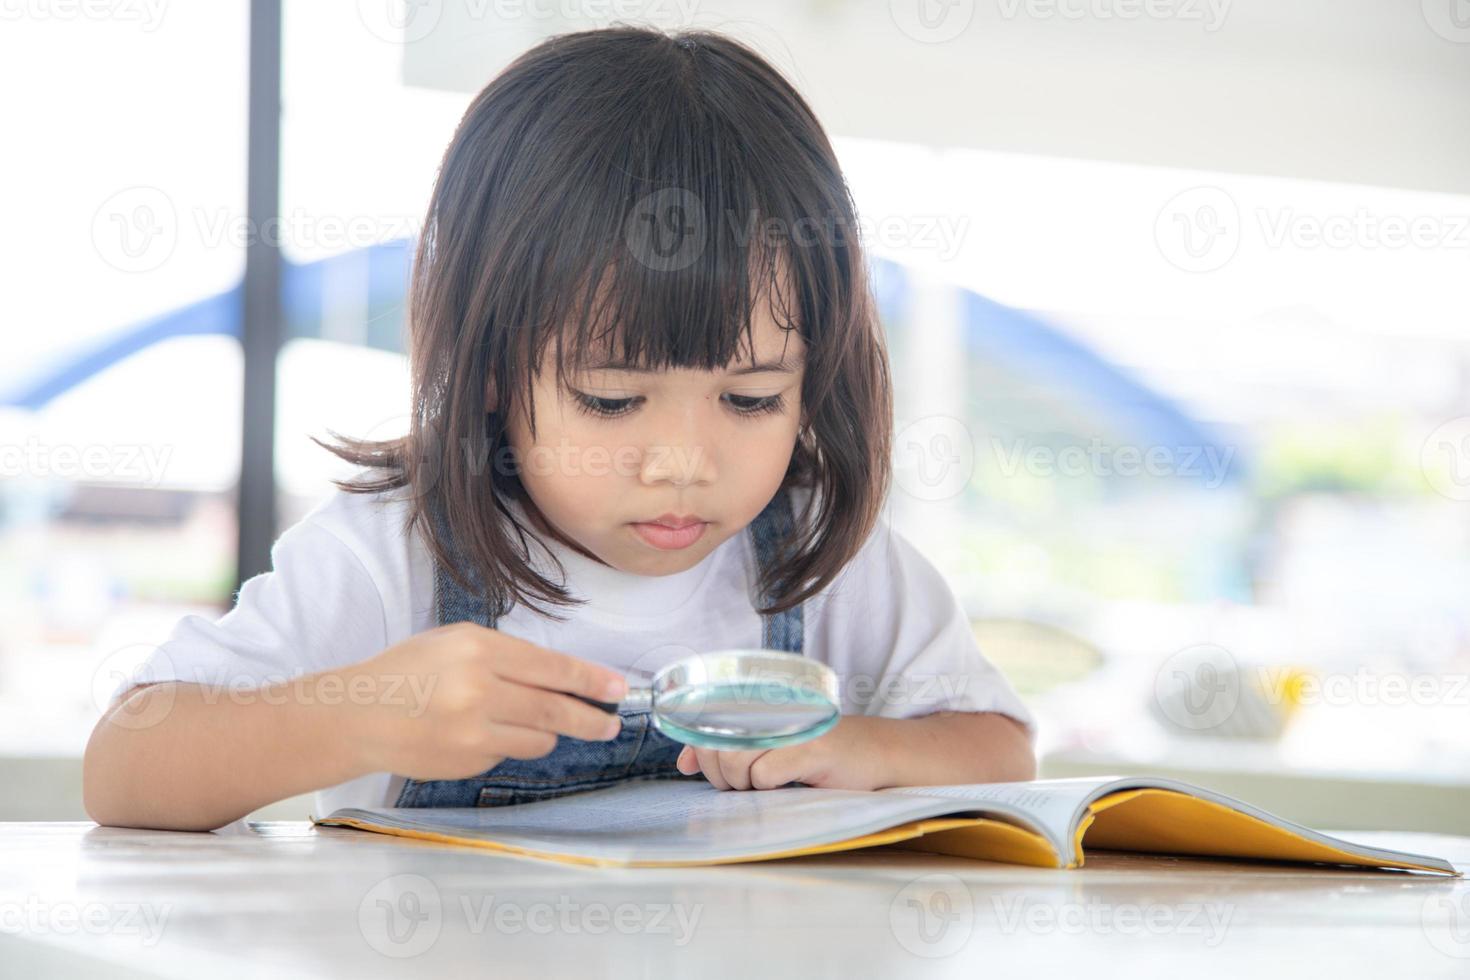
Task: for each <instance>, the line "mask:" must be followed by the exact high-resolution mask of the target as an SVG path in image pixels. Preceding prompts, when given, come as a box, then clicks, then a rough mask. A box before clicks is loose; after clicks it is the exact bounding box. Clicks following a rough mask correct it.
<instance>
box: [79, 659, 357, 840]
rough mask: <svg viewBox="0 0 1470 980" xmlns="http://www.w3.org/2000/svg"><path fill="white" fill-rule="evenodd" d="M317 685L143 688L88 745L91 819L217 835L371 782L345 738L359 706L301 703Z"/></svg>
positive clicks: (107, 718)
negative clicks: (275, 807) (246, 820)
mask: <svg viewBox="0 0 1470 980" xmlns="http://www.w3.org/2000/svg"><path fill="white" fill-rule="evenodd" d="M309 685H310V678H308V679H307V685H305V686H303V685H302V684H300V683H294V684H293V683H290V682H288V683H286V684H281V685H267V686H265V687H261V688H258V689H256V690H254V691H250V692H240V691H233V692H221V691H211V690H209V689H206V688H205V687H202V686H201V685H198V684H188V683H182V682H166V683H159V684H154V685H150V686H148V687H145V688H142V689H141V690H138V691H135V692H134V693H133V694H132V695H131V696H130V697H128V698H126V699H125V700H124V701H123V702H121V703H120V704H118V705H116V706H114V707H113V708H112V709H111V710H110V711H109V712H108V713H107V714H106V715H104V716H103V718H102V720H101V721H99V722H98V723H97V727H96V728H95V729H94V730H93V732H92V737H91V739H90V740H89V741H88V743H87V749H86V753H85V755H84V757H83V761H82V798H83V804H84V806H85V807H86V810H87V814H88V815H89V816H90V817H91V818H92V819H93V820H96V821H97V822H98V823H100V824H106V825H111V826H121V827H143V828H149V829H156V830H214V829H216V828H219V827H222V826H224V825H225V824H228V823H230V822H232V821H234V820H238V819H240V818H241V817H244V816H246V815H247V814H249V813H250V812H251V811H253V810H256V809H258V808H259V807H262V806H265V805H266V804H269V803H274V802H276V801H278V800H283V799H286V798H288V797H291V796H295V795H296V794H298V793H306V792H310V791H312V790H315V789H320V788H321V787H324V786H332V785H335V784H337V783H340V782H344V781H346V780H348V779H352V778H354V777H356V776H359V775H362V774H363V769H362V760H359V759H358V758H356V755H355V753H354V752H353V751H352V745H353V743H354V741H355V740H354V739H352V738H350V737H347V735H348V733H347V732H345V731H344V728H345V727H346V726H347V724H348V721H349V720H350V719H348V718H347V717H345V716H346V715H349V714H351V706H350V705H349V704H345V703H342V701H341V700H340V699H337V700H336V701H333V700H332V699H328V698H315V697H302V696H299V694H300V692H301V691H302V690H310V686H309ZM242 695H247V696H242Z"/></svg>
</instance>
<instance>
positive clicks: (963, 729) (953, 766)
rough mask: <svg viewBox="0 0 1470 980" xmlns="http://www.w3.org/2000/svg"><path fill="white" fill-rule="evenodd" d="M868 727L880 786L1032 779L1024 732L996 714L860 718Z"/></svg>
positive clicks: (1031, 755) (1032, 762) (1033, 769)
mask: <svg viewBox="0 0 1470 980" xmlns="http://www.w3.org/2000/svg"><path fill="white" fill-rule="evenodd" d="M863 720H864V721H865V722H867V723H868V724H870V725H872V726H873V731H872V735H873V736H874V739H875V745H876V746H877V752H878V755H879V758H880V760H881V761H880V770H879V771H880V777H879V778H880V779H881V780H882V785H883V786H942V785H947V784H956V783H1002V782H1013V781H1017V780H1028V779H1035V778H1036V754H1035V752H1034V751H1033V750H1032V748H1031V743H1030V742H1029V741H1028V740H1027V738H1026V732H1025V730H1024V729H1023V728H1022V727H1021V726H1020V725H1019V724H1018V723H1017V722H1016V721H1015V720H1014V719H1012V718H1010V717H1009V716H1007V715H1003V714H999V713H997V712H991V711H985V712H960V711H942V712H936V713H935V714H932V715H925V716H923V717H920V718H902V719H896V718H864V719H863Z"/></svg>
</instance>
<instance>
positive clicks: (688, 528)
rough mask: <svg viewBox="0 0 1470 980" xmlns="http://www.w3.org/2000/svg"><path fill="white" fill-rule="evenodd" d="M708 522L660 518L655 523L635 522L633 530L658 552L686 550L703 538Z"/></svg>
mask: <svg viewBox="0 0 1470 980" xmlns="http://www.w3.org/2000/svg"><path fill="white" fill-rule="evenodd" d="M707 527H709V522H708V521H704V520H700V519H699V518H669V517H661V518H659V519H658V520H656V521H635V522H634V523H633V530H634V531H636V532H638V536H639V537H640V538H642V539H643V541H644V542H645V543H647V544H650V545H652V546H653V547H655V548H657V549H659V550H660V551H678V550H680V549H682V548H687V547H689V546H690V545H692V544H693V543H694V542H696V541H698V540H699V539H700V538H701V537H703V536H704V529H705V528H707Z"/></svg>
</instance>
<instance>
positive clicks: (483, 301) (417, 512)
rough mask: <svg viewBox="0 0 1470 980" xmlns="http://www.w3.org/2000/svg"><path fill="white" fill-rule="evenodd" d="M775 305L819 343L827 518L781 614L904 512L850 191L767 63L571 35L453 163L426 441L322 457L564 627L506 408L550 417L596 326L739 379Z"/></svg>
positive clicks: (820, 490) (428, 353) (816, 362)
mask: <svg viewBox="0 0 1470 980" xmlns="http://www.w3.org/2000/svg"><path fill="white" fill-rule="evenodd" d="M768 287H776V288H768ZM764 296H769V297H770V298H771V299H772V303H771V307H772V309H773V310H779V312H778V313H777V314H776V315H777V319H778V322H780V324H781V326H782V328H783V329H796V330H798V331H799V332H800V336H801V337H802V339H803V340H804V341H805V342H806V344H807V358H806V373H805V377H804V381H803V386H802V394H801V402H802V426H801V430H800V432H799V434H798V438H797V445H796V449H795V451H794V452H793V453H792V458H791V463H790V466H789V468H788V470H787V473H786V476H785V478H784V480H783V482H782V487H783V489H784V488H786V487H790V486H798V485H801V486H809V487H812V488H813V490H814V494H813V503H814V504H815V505H817V506H816V508H815V512H814V513H810V514H807V515H805V516H806V517H807V520H805V521H801V520H800V519H801V518H802V517H803V515H801V514H798V515H797V517H798V519H799V523H798V525H797V530H796V532H795V534H794V535H793V538H794V540H792V541H788V542H786V543H785V548H786V549H787V550H786V551H785V554H786V556H787V557H786V560H784V561H782V562H779V563H777V566H776V567H778V568H779V570H780V571H779V574H778V573H777V572H776V571H775V568H773V570H772V572H771V573H770V574H769V575H768V576H767V577H766V578H764V579H763V580H762V581H761V582H760V583H759V588H760V590H761V593H760V594H762V595H765V594H768V590H769V594H770V595H772V596H773V597H774V601H773V602H772V604H771V605H769V606H767V607H763V608H761V609H760V611H761V612H762V613H772V612H777V611H781V610H784V609H787V608H790V607H791V606H794V605H796V604H797V603H799V602H802V601H803V600H805V599H808V598H810V597H811V596H813V595H814V594H816V593H817V592H819V591H820V590H821V589H822V588H824V587H825V586H826V585H827V584H828V583H829V582H831V581H832V580H833V579H834V578H835V577H836V575H837V574H838V572H840V571H841V569H842V568H843V566H845V565H846V564H847V563H848V561H850V560H851V559H852V557H853V556H854V555H855V554H856V553H857V551H858V549H859V548H860V547H861V545H862V544H863V542H864V541H865V540H866V539H867V537H868V536H869V534H870V533H871V531H872V529H873V527H874V526H875V523H876V521H877V520H878V516H879V514H880V512H881V510H882V506H883V501H884V498H885V497H886V494H887V492H888V484H889V479H890V476H889V472H890V471H889V451H890V441H891V438H892V411H893V409H892V393H891V386H890V371H889V364H888V355H887V352H886V350H885V348H884V344H883V336H882V329H881V326H880V324H879V323H878V319H877V313H876V304H875V302H874V301H873V297H872V293H871V288H870V285H869V282H868V275H867V269H866V266H865V262H864V258H863V252H862V248H861V242H860V241H859V238H858V222H857V219H856V216H855V208H854V206H853V203H852V200H851V195H850V192H849V190H848V188H847V185H846V182H845V181H844V180H843V177H842V173H841V171H840V169H839V167H838V165H837V160H836V156H835V154H834V153H833V151H832V147H831V144H830V143H829V142H828V140H827V137H826V134H825V133H824V132H823V130H822V127H821V125H820V124H819V123H818V122H817V119H816V117H815V116H814V115H813V114H812V111H811V109H810V108H809V107H808V106H807V104H806V102H805V101H804V100H803V99H802V98H801V96H800V95H799V94H798V93H797V92H796V90H795V89H794V88H792V86H791V85H790V84H789V83H788V82H787V81H786V80H785V79H784V78H783V77H782V76H781V75H780V74H779V73H778V72H777V71H776V70H775V69H774V68H773V67H772V66H771V65H770V64H768V63H767V62H766V61H765V60H764V59H763V58H762V57H760V56H759V55H758V54H756V53H755V52H754V51H753V50H751V49H750V48H748V47H746V46H745V45H743V44H741V43H739V42H737V41H734V40H732V39H731V38H729V37H726V36H724V35H721V34H718V33H714V32H709V31H684V32H680V33H673V34H670V33H665V32H662V31H658V30H653V29H645V28H639V27H625V26H616V27H611V28H606V29H600V30H590V31H581V32H577V33H570V34H563V35H560V36H557V37H552V38H550V39H548V40H546V41H544V42H542V43H541V44H538V45H537V46H536V47H534V48H532V49H530V50H529V51H527V52H525V53H524V54H522V55H521V56H520V57H519V58H517V59H516V60H515V61H514V62H513V63H512V64H511V65H510V66H509V67H507V68H506V69H505V70H504V71H503V72H501V73H500V74H499V75H498V76H496V77H495V78H494V79H493V80H492V81H491V82H490V84H489V85H487V86H486V87H485V88H484V90H482V91H481V92H480V93H479V95H477V96H476V97H475V99H474V101H473V102H471V104H470V106H469V109H468V110H467V111H466V112H465V114H464V117H463V119H461V121H460V123H459V126H458V128H457V129H456V130H455V133H454V138H453V139H452V140H451V141H450V144H449V147H448V149H447V150H446V151H445V153H444V159H443V162H442V164H441V165H440V169H439V174H438V179H437V181H436V183H435V186H434V192H433V196H432V198H431V200H430V202H429V208H428V214H427V216H426V220H425V224H424V227H423V229H422V231H421V234H420V236H419V240H418V245H417V251H416V254H415V257H414V264H413V271H412V277H411V282H410V286H409V299H408V303H409V308H408V335H409V359H410V366H411V373H412V378H413V405H412V414H411V417H410V425H409V431H408V433H407V435H406V436H404V437H402V438H400V439H394V440H388V441H370V440H360V439H352V438H348V437H344V436H341V435H338V434H336V433H332V434H331V435H332V438H333V439H334V440H335V441H336V443H337V444H336V445H327V444H326V443H322V442H320V440H318V442H319V444H321V445H323V446H325V447H326V448H328V449H330V450H331V451H332V452H334V453H336V454H337V455H338V456H340V457H342V458H343V459H346V460H348V461H349V462H352V463H356V464H358V465H361V466H367V467H372V468H374V469H378V470H381V471H383V472H381V473H377V474H374V473H367V474H359V475H358V477H357V478H356V479H354V480H350V481H338V482H337V486H338V487H340V488H341V489H343V490H348V491H353V492H360V493H373V492H379V491H384V490H393V489H397V488H400V487H407V488H408V491H409V494H408V495H409V499H410V502H411V508H410V510H411V512H410V515H409V518H408V525H409V527H412V526H414V525H417V526H418V527H419V528H420V530H421V531H423V532H424V534H425V536H426V540H427V541H428V542H429V546H430V548H431V550H432V553H433V555H434V557H435V558H436V559H437V560H438V561H440V562H442V563H444V565H445V566H446V568H447V570H448V571H449V572H450V573H451V574H453V575H454V577H455V578H456V580H458V581H459V582H460V583H461V584H462V585H465V586H466V587H472V581H471V580H470V579H468V578H466V575H465V572H466V571H469V572H472V573H473V575H474V576H475V577H476V578H477V579H478V582H479V583H482V585H481V586H480V587H481V588H482V589H483V590H484V593H485V594H486V595H488V596H490V597H491V599H492V602H494V603H495V604H496V606H497V608H498V609H499V610H500V612H501V613H503V612H505V611H506V610H508V609H509V608H510V605H511V604H512V603H514V602H523V603H527V604H529V605H531V606H532V607H533V608H537V609H538V611H539V612H542V613H543V614H544V615H553V614H552V613H550V612H547V611H546V610H543V609H540V608H539V607H537V606H536V605H535V600H537V599H540V600H544V601H545V602H547V603H551V604H559V605H570V604H572V603H575V602H577V601H579V600H576V599H574V598H572V597H571V596H570V594H569V593H568V591H567V589H565V588H564V587H562V586H561V585H559V584H557V583H555V582H551V581H549V580H547V579H546V578H545V577H543V576H541V575H539V574H538V573H537V572H536V571H535V570H534V569H533V568H531V567H530V565H529V557H530V556H529V551H528V548H527V541H526V537H525V536H526V534H528V533H532V531H531V529H529V528H526V527H523V526H521V524H520V523H519V522H518V521H516V520H515V518H514V516H513V515H512V513H511V511H510V510H509V509H508V508H507V506H506V501H507V500H509V499H515V500H520V501H522V506H523V507H527V508H529V507H530V505H531V502H530V501H529V498H528V497H527V496H526V493H525V489H524V487H523V486H522V484H521V481H520V479H519V478H518V477H517V475H516V472H515V465H514V460H513V458H512V457H511V455H510V453H509V447H508V443H507V441H506V424H507V412H506V411H505V408H506V406H507V399H506V398H503V397H499V396H497V398H496V402H495V404H496V409H497V410H496V411H493V412H486V410H485V409H486V392H487V389H488V390H491V391H494V392H496V393H506V394H509V395H510V396H511V397H512V398H516V399H519V402H520V403H521V404H522V405H524V407H525V411H526V413H527V414H526V416H525V417H526V418H527V419H534V413H533V412H532V411H531V408H532V406H531V405H530V404H529V402H528V393H529V392H530V389H531V378H532V371H533V369H534V368H535V366H536V365H539V364H541V363H542V362H541V357H542V354H543V352H544V351H545V350H546V347H547V345H548V344H549V343H550V344H554V347H555V363H556V370H557V378H558V381H559V382H560V383H564V378H565V369H566V363H567V362H566V357H564V351H565V354H566V355H567V356H570V357H573V358H576V357H580V356H582V355H583V354H584V353H585V352H587V351H588V350H590V349H591V345H592V344H593V342H594V331H595V330H596V329H597V327H598V325H603V326H606V325H612V326H613V327H615V328H616V332H617V334H618V335H619V336H618V339H617V340H613V341H601V340H600V339H599V341H598V342H599V343H602V344H603V345H604V346H603V349H604V350H607V351H610V352H611V351H614V344H616V343H617V342H618V341H620V342H621V352H620V353H621V357H622V358H624V359H626V361H627V362H628V363H633V364H642V365H645V366H648V367H652V368H665V367H669V366H678V367H687V368H693V369H700V370H706V371H715V370H720V369H723V368H724V367H726V366H727V365H728V364H730V363H731V362H732V361H733V360H734V359H735V358H736V356H737V353H739V352H741V351H742V350H751V349H752V347H751V346H750V342H749V341H747V343H746V344H745V345H742V344H741V342H740V341H741V335H742V334H745V335H747V336H749V331H750V329H751V309H752V304H753V303H754V302H757V301H760V300H761V298H762V297H764ZM778 297H779V299H778ZM593 307H596V308H595V309H593ZM611 333H612V331H609V333H608V336H611ZM751 340H752V341H753V338H751ZM532 424H533V425H534V422H532ZM436 512H437V513H438V514H440V515H442V519H443V521H444V522H445V524H446V525H447V529H448V532H449V539H448V540H446V539H445V536H444V535H443V534H442V533H441V532H440V530H439V528H438V527H437V526H436V521H435V519H434V516H433V515H434V514H435V513H436ZM407 530H408V528H405V531H407ZM451 540H452V541H453V542H455V544H456V546H457V547H458V548H459V550H460V551H461V553H462V555H463V557H462V558H458V559H457V558H456V557H455V555H454V553H453V552H452V551H451V550H450V541H451ZM517 540H518V541H519V544H517V543H516V542H517ZM460 561H463V562H464V563H466V564H468V565H469V566H471V567H470V568H469V569H468V570H467V569H464V568H461V567H459V563H460Z"/></svg>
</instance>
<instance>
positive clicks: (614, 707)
mask: <svg viewBox="0 0 1470 980" xmlns="http://www.w3.org/2000/svg"><path fill="white" fill-rule="evenodd" d="M572 697H574V698H576V699H577V700H578V701H581V702H583V703H584V704H590V705H592V707H594V708H597V709H599V710H601V711H606V712H607V713H608V714H610V715H615V714H617V713H618V705H619V704H621V703H622V702H620V701H598V700H597V699H596V698H586V697H583V696H582V695H580V694H573V695H572Z"/></svg>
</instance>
